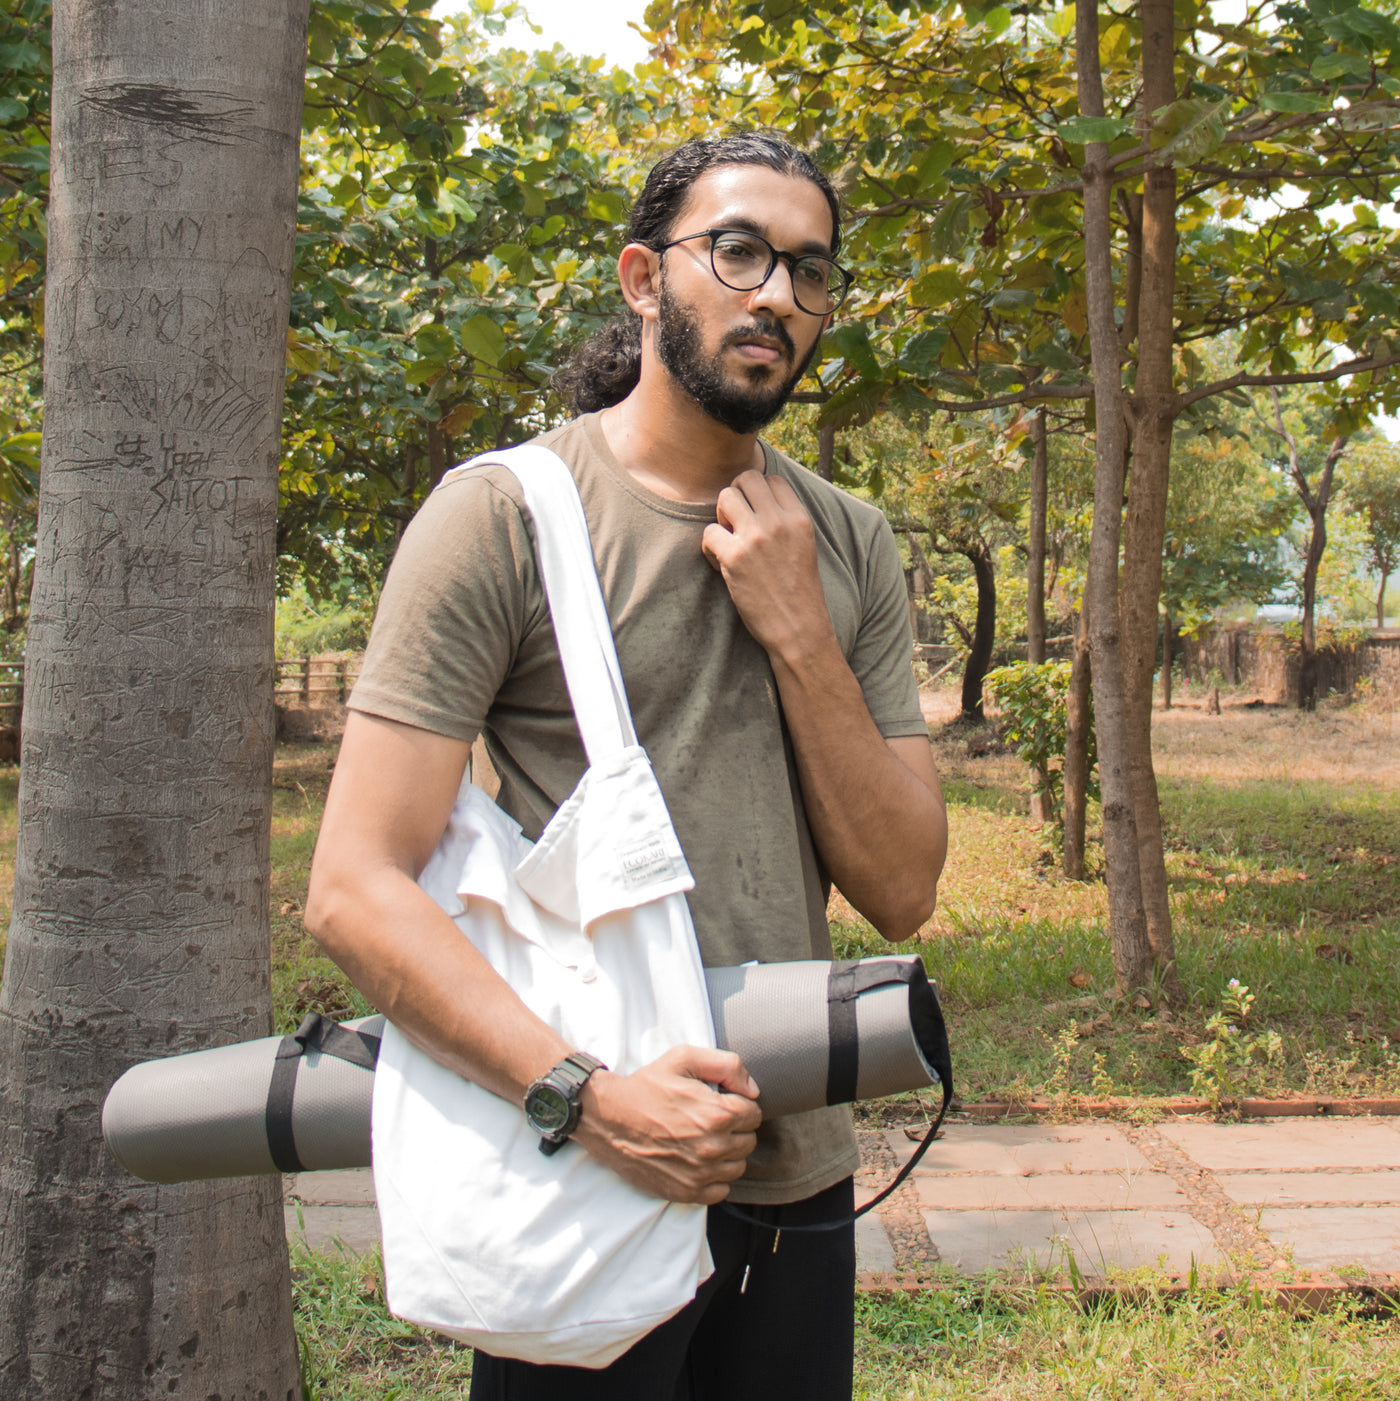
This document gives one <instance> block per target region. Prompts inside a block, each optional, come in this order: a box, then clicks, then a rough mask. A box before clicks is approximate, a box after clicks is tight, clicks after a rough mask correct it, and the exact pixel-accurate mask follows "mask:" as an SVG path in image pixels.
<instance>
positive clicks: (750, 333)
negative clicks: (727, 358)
mask: <svg viewBox="0 0 1400 1401" xmlns="http://www.w3.org/2000/svg"><path fill="white" fill-rule="evenodd" d="M755 336H760V337H762V338H763V339H764V340H770V341H777V342H778V344H779V345H780V346H782V348H783V350H784V352H785V353H786V355H787V358H788V359H789V360H791V359H792V358H793V357H794V356H795V355H796V354H797V347H796V346H795V345H794V344H793V341H792V337H791V336H790V335H788V333H787V327H785V326H783V325H782V324H781V323H779V322H777V321H753V322H750V324H749V325H747V326H742V327H740V328H739V329H738V330H737V331H730V332H729V334H728V335H727V336H725V338H724V340H723V341H722V342H721V348H722V349H728V348H729V347H730V346H731V345H740V344H742V343H743V342H744V341H748V340H753V338H754V337H755Z"/></svg>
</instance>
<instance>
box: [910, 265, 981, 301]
mask: <svg viewBox="0 0 1400 1401" xmlns="http://www.w3.org/2000/svg"><path fill="white" fill-rule="evenodd" d="M966 291H967V279H966V278H965V277H964V276H963V274H962V270H961V268H959V266H958V265H957V264H956V263H944V264H942V265H941V266H940V265H934V266H932V267H930V268H927V269H926V270H925V271H924V272H922V273H920V274H919V276H918V277H917V278H915V279H914V282H913V285H912V286H911V287H910V288H909V300H910V301H911V302H914V303H915V304H916V305H918V306H947V305H948V303H949V302H953V301H956V300H957V299H958V298H959V297H960V296H962V294H963V293H964V292H966Z"/></svg>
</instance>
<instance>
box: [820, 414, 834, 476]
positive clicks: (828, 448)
mask: <svg viewBox="0 0 1400 1401" xmlns="http://www.w3.org/2000/svg"><path fill="white" fill-rule="evenodd" d="M817 476H819V477H820V478H821V479H822V481H824V482H830V481H834V480H835V479H836V425H835V424H834V423H828V424H827V425H826V427H825V428H821V429H818V430H817Z"/></svg>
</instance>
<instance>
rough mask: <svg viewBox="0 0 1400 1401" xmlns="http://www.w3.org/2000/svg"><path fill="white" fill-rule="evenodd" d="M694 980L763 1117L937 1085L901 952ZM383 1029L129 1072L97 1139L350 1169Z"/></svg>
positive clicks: (283, 1041) (140, 1154)
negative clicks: (701, 984)
mask: <svg viewBox="0 0 1400 1401" xmlns="http://www.w3.org/2000/svg"><path fill="white" fill-rule="evenodd" d="M705 977H706V982H707V984H708V987H709V994H710V1007H711V1010H712V1012H713V1015H714V1022H715V1035H716V1040H717V1043H718V1044H719V1045H720V1046H721V1047H722V1048H724V1049H727V1050H732V1051H736V1052H737V1053H738V1054H739V1055H740V1056H741V1057H742V1058H743V1060H744V1064H745V1065H746V1066H747V1067H748V1070H749V1072H750V1074H752V1076H753V1077H754V1079H755V1080H756V1081H757V1082H758V1086H759V1105H760V1107H761V1108H762V1110H763V1113H764V1116H765V1117H766V1118H770V1119H774V1118H780V1117H782V1116H783V1115H785V1114H797V1113H800V1112H802V1111H803V1110H807V1109H815V1108H817V1107H819V1106H821V1105H824V1104H839V1103H844V1102H846V1101H849V1100H852V1099H875V1098H879V1097H880V1096H883V1095H888V1094H895V1093H897V1092H899V1091H901V1090H912V1089H919V1088H922V1087H923V1086H926V1085H931V1084H934V1083H935V1082H937V1081H940V1080H942V1081H944V1083H945V1086H948V1085H951V1067H950V1066H949V1065H948V1043H947V1035H946V1032H945V1031H944V1027H943V1018H942V1013H941V1012H940V1010H939V1007H938V999H937V995H936V993H935V992H934V989H933V986H932V984H931V983H929V981H928V979H927V977H926V976H925V974H924V969H923V964H922V963H921V962H920V961H919V960H918V959H917V958H907V957H889V958H878V959H862V960H859V961H856V962H849V963H824V962H808V963H767V964H745V965H743V966H741V967H737V968H712V969H707V970H706V974H705ZM383 1024H384V1019H383V1017H366V1018H363V1019H361V1020H359V1021H354V1022H347V1023H345V1024H344V1026H343V1027H337V1026H336V1024H335V1023H332V1022H328V1021H325V1020H323V1019H321V1018H318V1017H314V1016H313V1017H309V1018H307V1020H306V1021H305V1022H304V1023H303V1024H302V1027H301V1028H300V1029H299V1031H298V1033H297V1036H296V1037H276V1036H273V1037H267V1038H265V1039H263V1040H259V1041H243V1042H239V1043H237V1044H235V1045H232V1046H220V1047H217V1048H215V1049H212V1050H205V1051H194V1052H191V1053H190V1054H188V1055H183V1056H172V1057H169V1058H168V1059H165V1060H155V1061H147V1062H144V1063H143V1064H140V1065H135V1066H132V1067H131V1069H130V1070H128V1071H127V1072H126V1073H125V1074H124V1075H122V1076H121V1078H120V1079H118V1080H117V1082H116V1083H115V1084H114V1085H113V1086H112V1088H111V1090H110V1092H109V1093H108V1095H107V1099H106V1103H105V1104H104V1105H103V1109H102V1133H103V1136H104V1138H105V1139H106V1141H107V1147H108V1148H109V1149H110V1151H111V1152H112V1154H113V1156H114V1157H115V1158H116V1159H117V1161H118V1162H119V1163H121V1165H122V1166H123V1167H124V1168H126V1170H127V1171H128V1172H130V1173H131V1174H132V1175H133V1176H135V1177H139V1178H143V1179H144V1180H145V1181H147V1182H185V1181H192V1180H195V1179H198V1178H207V1177H245V1176H251V1175H255V1174H259V1173H270V1172H277V1171H283V1172H298V1171H317V1170H324V1169H330V1168H350V1167H366V1166H368V1164H369V1161H370V1101H371V1097H372V1095H373V1090H374V1072H373V1069H372V1068H371V1066H372V1064H373V1058H374V1056H375V1055H376V1054H377V1051H378V1037H379V1034H380V1032H381V1030H382V1028H383ZM352 1033H354V1034H353V1035H352ZM346 1055H350V1056H353V1057H355V1058H357V1059H358V1060H359V1061H361V1062H363V1063H355V1060H353V1059H346V1058H345V1056H346Z"/></svg>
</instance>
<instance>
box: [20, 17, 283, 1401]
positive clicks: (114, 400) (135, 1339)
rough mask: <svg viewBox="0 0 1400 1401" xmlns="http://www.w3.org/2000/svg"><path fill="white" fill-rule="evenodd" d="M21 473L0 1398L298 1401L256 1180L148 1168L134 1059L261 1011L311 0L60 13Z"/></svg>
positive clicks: (247, 1020)
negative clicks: (286, 397)
mask: <svg viewBox="0 0 1400 1401" xmlns="http://www.w3.org/2000/svg"><path fill="white" fill-rule="evenodd" d="M53 19H54V23H53V39H54V46H53V52H54V83H53V92H54V100H53V136H54V146H53V165H52V171H53V174H52V191H51V205H50V222H49V233H50V242H49V265H48V288H49V293H48V318H47V345H46V356H45V376H44V379H45V383H44V396H45V404H46V409H47V413H46V417H45V421H44V447H43V475H42V490H41V497H40V507H39V519H40V529H39V540H38V554H37V559H36V564H35V571H34V574H35V577H34V595H33V609H32V617H31V623H30V630H29V648H28V682H29V684H28V686H27V688H26V697H25V710H24V765H23V768H22V770H21V777H20V799H19V807H20V814H21V821H20V831H19V842H18V849H17V852H16V858H15V893H14V919H13V923H12V925H11V932H10V938H9V947H8V950H7V955H6V963H5V980H4V988H3V991H2V992H0V1067H3V1076H0V1279H3V1280H4V1281H5V1285H4V1291H3V1295H4V1297H3V1305H0V1395H3V1396H4V1397H5V1398H6V1401H22V1399H23V1401H41V1398H42V1401H58V1398H64V1399H65V1401H66V1398H77V1397H83V1398H88V1399H89V1401H136V1398H140V1401H147V1398H154V1397H157V1396H167V1395H168V1396H174V1397H183V1398H197V1399H198V1401H204V1398H212V1397H215V1396H217V1397H220V1398H222V1401H283V1398H288V1401H290V1399H291V1398H292V1397H294V1396H296V1395H297V1394H298V1392H299V1384H298V1379H297V1378H298V1368H297V1350H296V1339H295V1336H294V1334H293V1330H292V1319H291V1294H290V1278H289V1273H288V1268H287V1253H286V1245H285V1238H284V1233H283V1225H282V1207H281V1182H280V1179H278V1178H277V1177H266V1178H255V1179H247V1180H241V1181H221V1182H203V1183H197V1184H192V1185H182V1186H169V1187H156V1186H147V1185H144V1184H141V1183H138V1182H136V1181H134V1180H133V1179H132V1178H130V1177H128V1176H127V1175H126V1174H125V1173H124V1172H123V1171H122V1170H121V1169H120V1168H118V1167H117V1165H116V1163H115V1162H114V1161H113V1160H112V1159H111V1158H109V1157H108V1155H107V1153H106V1151H105V1149H104V1148H103V1145H102V1137H101V1127H100V1113H101V1106H102V1100H103V1096H104V1094H105V1092H106V1090H107V1088H108V1087H109V1086H110V1084H111V1083H112V1081H113V1080H114V1079H115V1078H116V1076H117V1075H119V1074H120V1073H121V1072H122V1071H123V1070H125V1069H126V1068H127V1067H128V1066H129V1065H131V1064H132V1063H133V1062H135V1061H138V1060H143V1059H147V1058H150V1057H155V1056H165V1055H170V1054H172V1053H174V1052H178V1051H185V1050H193V1049H195V1048H197V1047H201V1046H212V1045H218V1044H222V1043H225V1042H230V1041H236V1040H240V1039H242V1038H245V1037H250V1036H265V1035H267V1034H268V1033H269V1032H270V1031H271V1029H272V1025H271V997H270V991H269V985H270V964H269V943H270V940H269V930H268V877H269V850H268V848H269V833H270V818H271V797H272V793H271V788H272V773H271V761H272V744H273V707H272V673H273V668H272V656H273V650H272V615H273V563H274V557H273V550H274V539H275V535H274V528H275V516H276V508H277V463H278V456H279V430H280V419H281V398H282V377H283V360H284V356H285V343H286V329H287V320H288V299H289V290H290V278H291V262H292V243H293V236H294V232H295V218H296V190H297V145H298V135H299V130H300V115H301V100H302V82H303V65H304V58H305V51H306V3H305V0H242V3H240V4H239V5H236V6H230V7H224V8H222V9H217V10H216V9H214V8H211V7H209V6H206V5H188V4H175V3H171V0H146V3H130V4H126V5H113V4H110V3H108V2H107V0H101V3H99V0H58V3H56V4H55V6H54V17H53Z"/></svg>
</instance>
